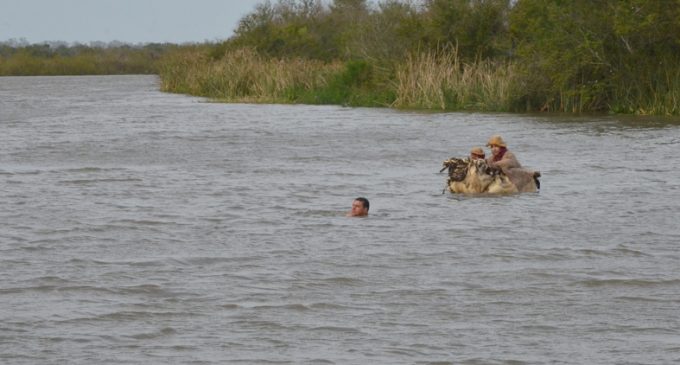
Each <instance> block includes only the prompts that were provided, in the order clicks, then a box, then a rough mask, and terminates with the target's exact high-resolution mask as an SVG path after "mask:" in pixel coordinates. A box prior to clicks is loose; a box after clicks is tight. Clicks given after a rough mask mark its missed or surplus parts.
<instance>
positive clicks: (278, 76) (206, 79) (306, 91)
mask: <svg viewBox="0 0 680 365" xmlns="http://www.w3.org/2000/svg"><path fill="white" fill-rule="evenodd" d="M159 75H160V78H161V88H162V90H163V91H168V92H176V93H186V94H191V95H198V96H204V97H209V98H213V99H217V100H222V101H226V102H260V103H304V104H339V105H351V106H383V107H384V106H389V107H395V108H408V109H439V110H486V111H508V110H510V109H511V98H510V85H511V82H512V77H513V67H512V65H509V64H505V65H497V64H493V63H491V62H489V61H485V62H478V63H473V64H463V63H461V62H460V59H459V58H458V57H457V55H456V53H455V51H454V52H442V51H439V52H429V53H420V54H416V55H412V56H409V57H407V59H405V60H404V61H403V62H401V63H396V64H391V65H384V64H383V65H381V64H376V63H371V62H367V61H346V62H340V61H336V62H321V61H315V60H308V59H300V58H294V59H274V58H266V57H263V56H261V55H258V54H257V53H256V52H254V51H253V50H250V49H239V50H236V51H229V52H227V53H226V54H225V55H224V56H223V57H221V58H219V59H214V58H212V57H210V55H209V53H208V52H206V50H205V49H199V48H195V49H185V50H183V51H181V52H176V53H174V54H172V55H169V56H168V57H167V58H166V59H164V61H163V62H162V63H161V65H160V67H159Z"/></svg>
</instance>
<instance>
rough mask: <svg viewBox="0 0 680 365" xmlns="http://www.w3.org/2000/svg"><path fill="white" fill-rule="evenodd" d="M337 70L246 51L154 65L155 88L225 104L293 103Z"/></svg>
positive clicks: (188, 54) (187, 55) (192, 53)
mask: <svg viewBox="0 0 680 365" xmlns="http://www.w3.org/2000/svg"><path fill="white" fill-rule="evenodd" d="M341 67H342V65H341V64H340V63H330V64H327V63H323V62H321V61H315V60H306V59H301V58H297V59H289V60H278V59H272V58H265V57H263V56H261V55H258V54H257V53H256V52H255V51H253V50H251V49H240V50H236V51H230V52H227V53H226V54H225V55H224V56H223V57H222V58H220V59H217V60H215V59H212V58H210V57H209V55H208V54H207V53H206V52H203V51H202V50H198V49H193V50H189V51H182V52H177V53H175V54H173V55H172V56H170V57H168V58H167V59H166V60H164V62H162V64H161V66H160V72H159V74H160V77H161V89H162V90H164V91H171V92H179V93H187V94H193V95H200V96H205V97H210V98H214V99H219V100H223V101H229V102H257V103H294V102H299V101H300V100H299V99H300V98H301V97H302V95H304V94H306V93H308V92H310V91H311V90H318V89H322V88H324V87H326V86H327V85H328V83H329V81H330V80H331V79H332V76H333V75H334V74H336V73H337V72H338V71H339V69H340V68H341Z"/></svg>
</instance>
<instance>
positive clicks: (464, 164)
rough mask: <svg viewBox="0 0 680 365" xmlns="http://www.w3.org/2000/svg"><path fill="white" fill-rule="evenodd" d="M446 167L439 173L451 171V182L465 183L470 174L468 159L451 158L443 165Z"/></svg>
mask: <svg viewBox="0 0 680 365" xmlns="http://www.w3.org/2000/svg"><path fill="white" fill-rule="evenodd" d="M442 165H443V166H444V167H443V168H442V169H441V170H440V171H439V172H442V171H444V170H446V169H449V179H450V180H451V181H463V180H464V179H465V176H466V175H467V173H468V168H469V165H470V160H469V159H467V158H456V157H451V158H450V159H448V160H445V161H444V163H443V164H442Z"/></svg>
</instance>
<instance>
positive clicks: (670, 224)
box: [0, 76, 680, 364]
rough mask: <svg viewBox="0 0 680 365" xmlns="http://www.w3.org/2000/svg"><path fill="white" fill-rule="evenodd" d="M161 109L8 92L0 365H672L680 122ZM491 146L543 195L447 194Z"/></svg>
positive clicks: (101, 89)
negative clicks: (455, 161) (359, 202)
mask: <svg viewBox="0 0 680 365" xmlns="http://www.w3.org/2000/svg"><path fill="white" fill-rule="evenodd" d="M157 90H158V80H157V78H156V77H153V76H109V77H9V78H0V187H1V190H0V201H1V202H2V209H0V222H2V223H1V225H0V303H1V306H0V363H3V364H169V363H172V364H174V363H176V364H226V363H244V364H267V363H270V364H546V363H550V364H670V363H677V362H679V361H680V316H679V315H678V314H679V313H680V311H679V310H678V308H680V248H679V247H678V245H679V244H680V243H679V242H680V227H679V225H678V218H679V217H680V206H679V205H680V203H679V202H680V159H678V158H677V154H678V150H679V148H680V121H678V120H672V119H664V118H634V117H615V116H544V115H539V116H531V115H510V114H474V113H472V114H469V113H419V112H403V111H395V110H388V109H363V108H344V107H338V106H302V105H241V104H216V103H209V102H206V101H205V100H203V99H200V98H193V97H187V96H181V95H172V94H164V93H161V92H159V91H157ZM495 133H500V134H502V135H503V137H504V139H505V140H506V141H507V142H508V143H509V147H510V149H511V150H512V151H514V152H515V154H516V155H517V156H518V158H519V160H520V161H521V162H522V163H523V164H524V165H525V166H527V167H531V168H534V169H538V170H540V171H541V172H542V174H543V178H542V189H541V191H540V192H539V193H532V194H523V195H513V196H502V197H460V196H453V195H451V194H448V193H447V194H442V189H443V187H444V183H445V180H446V177H445V175H444V174H438V171H439V169H440V167H441V162H442V161H443V160H444V159H446V158H448V157H451V156H464V155H465V154H467V151H468V150H469V149H470V147H472V146H473V145H483V144H484V142H485V141H486V139H487V138H488V137H489V136H490V135H492V134H495ZM487 153H488V151H487ZM357 196H365V197H367V198H368V199H369V200H370V201H371V209H370V216H369V217H367V218H363V219H362V218H346V217H345V216H344V214H345V212H346V211H347V210H349V208H350V205H351V203H352V200H353V199H354V198H355V197H357Z"/></svg>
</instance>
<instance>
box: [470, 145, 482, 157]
mask: <svg viewBox="0 0 680 365" xmlns="http://www.w3.org/2000/svg"><path fill="white" fill-rule="evenodd" d="M470 154H471V155H475V156H479V157H482V158H483V157H484V150H483V149H482V147H472V149H471V150H470Z"/></svg>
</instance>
